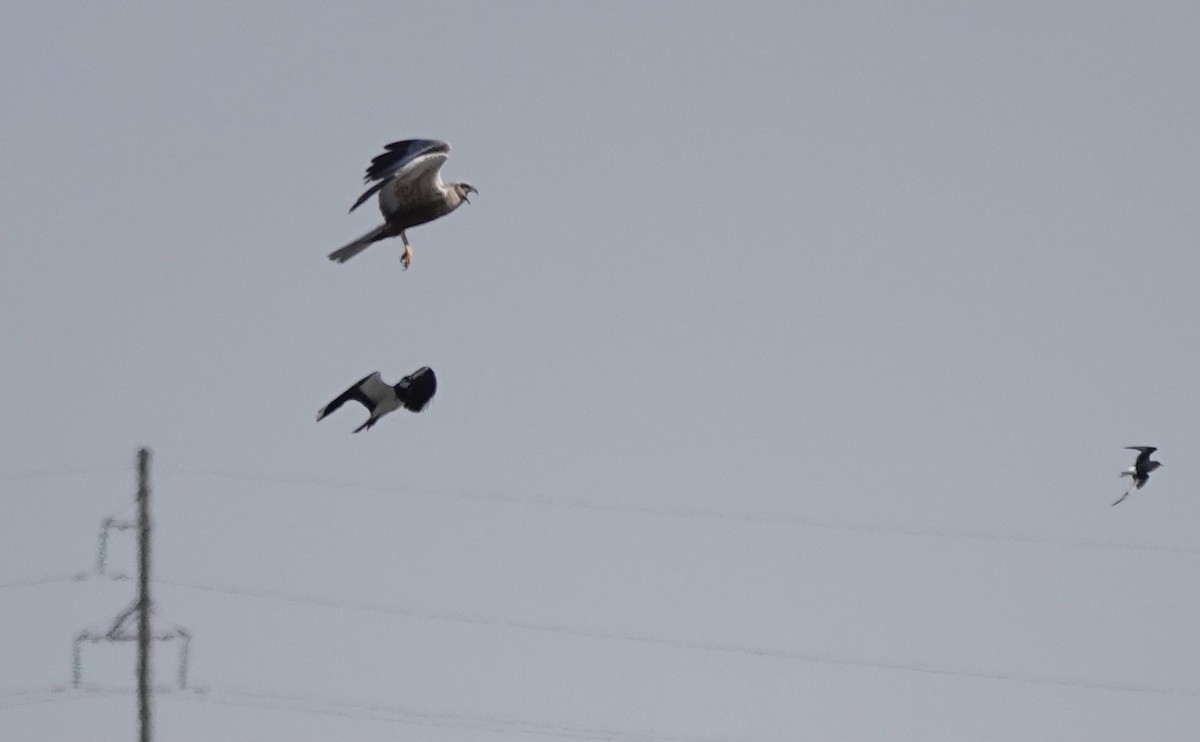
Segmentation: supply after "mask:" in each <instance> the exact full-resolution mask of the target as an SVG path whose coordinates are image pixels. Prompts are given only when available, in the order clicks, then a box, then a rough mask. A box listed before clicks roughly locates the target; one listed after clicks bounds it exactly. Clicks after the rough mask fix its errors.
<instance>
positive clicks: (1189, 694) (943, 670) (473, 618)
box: [156, 579, 1200, 698]
mask: <svg viewBox="0 0 1200 742" xmlns="http://www.w3.org/2000/svg"><path fill="white" fill-rule="evenodd" d="M156 582H158V583H159V584H163V585H171V586H174V587H182V588H187V589H192V590H201V591H206V592H213V593H224V594H228V595H238V596H242V597H249V598H261V599H267V600H275V601H280V602H286V603H296V604H302V605H312V606H319V607H322V608H333V609H343V610H353V611H361V612H365V613H379V614H385V615H392V616H401V617H404V618H415V619H422V620H429V621H445V622H451V623H460V624H469V625H479V626H492V627H498V628H505V629H515V630H520V631H530V632H539V633H549V634H559V635H563V636H572V637H577V638H582V639H593V640H602V641H619V642H632V643H638V644H651V645H656V646H662V647H671V648H675V649H683V650H690V651H701V652H717V653H722V654H737V655H744V656H751V657H760V658H765V659H774V660H785V661H793V662H803V663H808V664H819V665H837V666H842V667H858V668H867V669H876V670H893V671H897V672H912V673H922V674H925V675H942V676H951V677H962V678H971V679H975V680H993V681H1002V682H1010V683H1023V684H1030V685H1048V686H1059V687H1066V688H1081V689H1085V690H1105V691H1113V692H1120V693H1145V694H1150V695H1159V696H1176V697H1183V698H1200V690H1197V689H1193V688H1183V687H1174V686H1158V685H1146V684H1141V683H1133V682H1124V681H1114V680H1096V679H1090V678H1073V677H1068V676H1059V675H1048V674H1037V673H1021V672H1011V671H1005V670H993V669H987V668H971V667H949V666H944V665H935V664H932V663H925V662H919V661H904V660H897V659H889V658H882V657H870V656H865V655H862V656H855V655H849V654H837V653H832V652H821V651H817V650H809V649H785V648H780V647H769V646H761V645H752V644H740V643H729V642H698V641H691V640H686V639H675V638H672V637H667V636H658V635H654V634H644V633H634V632H629V633H621V632H612V631H604V630H600V629H593V628H587V627H579V626H569V625H566V624H554V623H544V622H538V621H527V620H522V619H511V618H503V617H496V616H486V615H482V614H471V613H453V612H448V611H434V610H428V609H420V608H410V607H401V606H389V605H383V604H377V603H354V602H347V601H337V600H332V599H329V598H322V597H318V596H310V595H301V594H298V593H287V592H282V591H278V590H258V589H253V588H244V587H238V586H234V585H207V584H203V583H198V582H192V581H187V580H174V579H159V580H156Z"/></svg>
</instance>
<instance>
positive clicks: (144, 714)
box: [137, 448, 154, 742]
mask: <svg viewBox="0 0 1200 742" xmlns="http://www.w3.org/2000/svg"><path fill="white" fill-rule="evenodd" d="M137 462H138V492H137V506H138V599H137V613H138V633H137V648H138V659H137V684H138V740H139V742H152V740H153V739H154V734H153V724H152V722H153V719H152V718H151V715H150V698H151V697H150V689H151V683H150V638H151V629H150V449H148V448H141V449H138V459H137Z"/></svg>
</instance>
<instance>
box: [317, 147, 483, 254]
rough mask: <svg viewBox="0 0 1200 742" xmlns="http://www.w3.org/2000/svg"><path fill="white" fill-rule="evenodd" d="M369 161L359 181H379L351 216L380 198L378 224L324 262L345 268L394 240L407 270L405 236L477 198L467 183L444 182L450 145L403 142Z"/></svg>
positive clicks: (364, 196)
mask: <svg viewBox="0 0 1200 742" xmlns="http://www.w3.org/2000/svg"><path fill="white" fill-rule="evenodd" d="M384 149H385V150H386V151H385V152H384V153H383V154H381V155H378V156H377V157H376V158H375V159H373V160H371V165H370V166H369V167H368V168H367V174H366V176H365V177H364V178H363V182H365V183H370V182H371V181H378V182H376V183H375V185H373V186H371V187H370V188H368V189H367V190H366V192H365V193H363V195H361V196H359V197H358V200H357V201H355V202H354V205H353V206H351V207H350V211H354V210H355V209H357V208H358V207H359V206H361V205H362V204H363V202H365V201H366V200H367V199H368V198H370V197H371V196H373V195H375V193H379V210H380V211H381V212H383V224H381V225H379V226H378V227H376V228H375V229H372V230H371V231H370V232H367V233H366V234H364V235H363V236H362V237H359V238H358V239H356V240H354V241H353V242H351V243H349V244H347V245H344V246H342V247H339V248H338V249H336V250H334V251H333V252H331V253H329V259H330V260H334V261H337V262H338V263H345V262H346V261H347V260H349V259H350V258H352V257H354V256H355V255H358V254H359V253H360V252H362V251H363V250H366V249H367V248H368V247H370V246H371V245H373V244H374V243H376V242H378V241H380V240H383V239H387V238H388V237H396V236H399V237H400V239H402V240H403V241H404V254H403V255H401V257H400V262H402V263H404V268H405V269H406V270H407V269H408V266H409V264H411V263H412V257H413V251H412V245H410V244H409V243H408V235H407V234H405V231H406V230H408V229H409V228H410V227H415V226H417V225H419V224H425V223H426V222H431V221H433V220H434V219H437V218H438V217H442V216H445V215H446V214H449V213H450V212H451V211H454V210H455V209H457V208H458V207H459V206H460V205H461V204H462V203H463V202H464V201H465V202H467V203H470V200H469V199H468V198H467V196H468V195H469V194H471V193H478V191H476V190H475V189H474V188H473V187H472V186H471V185H469V184H467V183H443V182H442V163H444V162H445V161H446V158H448V157H449V156H450V145H449V144H447V143H446V142H442V141H439V140H437V139H405V140H404V141H402V142H392V143H391V144H389V145H387V146H385V147H384Z"/></svg>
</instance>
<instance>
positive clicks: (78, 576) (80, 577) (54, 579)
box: [0, 572, 92, 590]
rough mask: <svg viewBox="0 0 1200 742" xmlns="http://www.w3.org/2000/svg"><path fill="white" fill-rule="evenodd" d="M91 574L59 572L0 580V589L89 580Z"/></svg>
mask: <svg viewBox="0 0 1200 742" xmlns="http://www.w3.org/2000/svg"><path fill="white" fill-rule="evenodd" d="M91 577H92V576H91V575H90V574H88V573H87V572H76V573H75V574H70V575H68V574H59V575H49V576H46V577H35V578H30V579H26V580H14V581H12V582H0V590H7V589H10V588H16V587H41V586H43V585H61V584H63V583H66V582H87V581H88V580H89V579H91Z"/></svg>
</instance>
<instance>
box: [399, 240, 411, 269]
mask: <svg viewBox="0 0 1200 742" xmlns="http://www.w3.org/2000/svg"><path fill="white" fill-rule="evenodd" d="M412 258H413V251H412V248H411V247H409V246H408V245H405V246H404V254H403V255H401V256H400V262H401V263H403V264H404V270H408V266H409V265H411V264H412Z"/></svg>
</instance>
